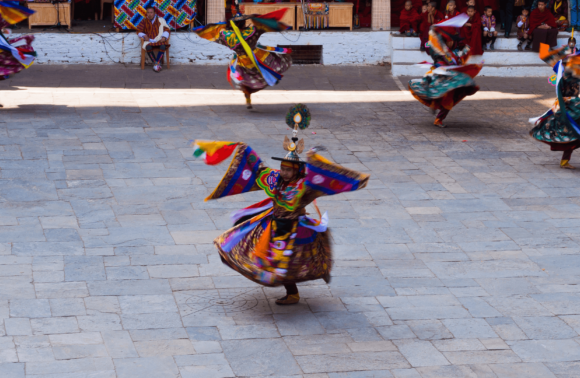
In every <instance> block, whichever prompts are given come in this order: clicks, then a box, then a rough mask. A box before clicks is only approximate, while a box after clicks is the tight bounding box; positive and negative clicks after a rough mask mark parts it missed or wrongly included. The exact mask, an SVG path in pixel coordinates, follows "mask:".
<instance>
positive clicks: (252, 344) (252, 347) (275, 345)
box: [221, 339, 307, 376]
mask: <svg viewBox="0 0 580 378" xmlns="http://www.w3.org/2000/svg"><path fill="white" fill-rule="evenodd" d="M221 344H222V348H223V350H224V354H225V356H226V358H227V360H228V361H229V363H230V366H231V368H232V370H233V372H234V373H235V374H236V375H237V376H259V375H272V374H278V373H279V368H280V366H284V373H285V374H287V375H293V374H301V373H302V371H304V372H307V371H305V370H306V369H304V367H302V371H301V370H300V367H299V366H298V365H297V364H296V361H295V360H294V357H293V356H292V354H291V353H290V351H289V350H288V348H287V347H286V345H285V344H284V342H283V341H282V339H270V340H268V339H265V340H264V339H253V340H251V339H247V340H225V341H222V343H221Z"/></svg>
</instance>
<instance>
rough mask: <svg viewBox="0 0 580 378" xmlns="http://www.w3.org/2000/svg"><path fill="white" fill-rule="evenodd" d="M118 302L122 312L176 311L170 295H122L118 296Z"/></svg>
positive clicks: (173, 300)
mask: <svg viewBox="0 0 580 378" xmlns="http://www.w3.org/2000/svg"><path fill="white" fill-rule="evenodd" d="M119 304H120V305H121V311H122V312H123V314H151V313H164V312H177V305H176V304H175V299H174V298H173V296H172V295H132V296H125V295H123V296H120V297H119Z"/></svg>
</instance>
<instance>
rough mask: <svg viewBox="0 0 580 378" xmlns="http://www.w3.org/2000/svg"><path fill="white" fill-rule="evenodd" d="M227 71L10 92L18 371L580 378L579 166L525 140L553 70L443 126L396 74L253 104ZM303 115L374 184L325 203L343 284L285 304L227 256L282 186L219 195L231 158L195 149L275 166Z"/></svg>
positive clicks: (491, 87) (10, 228)
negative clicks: (228, 241) (224, 147)
mask: <svg viewBox="0 0 580 378" xmlns="http://www.w3.org/2000/svg"><path fill="white" fill-rule="evenodd" d="M224 71H225V67H215V68H214V67H174V68H172V69H171V70H166V71H163V72H162V73H160V74H155V73H153V72H152V71H151V70H150V69H147V70H145V71H141V70H139V69H138V68H136V67H130V68H125V67H123V66H114V67H104V66H94V67H91V66H67V67H55V66H51V67H46V66H37V67H33V68H31V69H30V70H29V71H27V72H24V73H21V74H19V75H17V76H16V77H15V78H14V79H12V80H9V81H7V82H4V83H2V84H1V86H0V89H2V91H1V92H0V102H2V103H3V104H4V105H5V106H6V108H5V109H3V110H1V111H0V168H1V171H0V174H1V177H0V319H3V322H2V326H1V327H0V334H1V335H2V336H1V337H0V363H1V364H0V377H2V378H22V377H29V378H77V377H78V378H81V377H82V378H113V377H118V378H133V377H135V378H149V377H150V378H166V377H168V378H169V377H171V378H174V377H181V378H193V377H195V378H198V377H234V376H237V377H261V376H276V377H282V376H288V377H310V378H314V377H316V378H323V377H332V378H339V377H341V378H345V377H349V378H368V377H377V378H378V377H396V378H418V377H423V378H437V377H441V378H451V377H470V378H472V377H479V378H488V377H498V378H504V377H525V378H535V377H538V378H546V377H560V378H564V377H567V378H571V377H578V376H579V371H580V362H579V361H580V337H579V335H578V332H580V315H579V314H580V294H579V293H580V285H579V283H580V256H579V255H580V232H579V231H578V226H579V225H580V189H579V187H580V179H579V177H580V171H579V172H575V171H567V170H562V169H559V167H558V162H559V158H560V155H559V153H556V152H550V151H549V148H548V146H546V145H543V144H541V143H536V142H534V141H532V140H531V139H530V137H529V136H528V134H527V131H528V130H529V128H530V126H529V125H528V124H527V121H526V120H527V118H528V117H531V116H537V115H539V114H541V113H543V112H544V111H545V110H546V109H547V107H548V106H549V104H550V103H551V101H552V100H553V98H554V90H553V87H551V86H550V85H549V83H548V82H547V80H546V79H545V78H542V79H511V78H501V79H497V78H496V79H489V78H479V79H478V83H479V84H480V85H481V86H482V91H480V93H479V94H478V95H477V96H474V97H473V98H470V99H469V100H468V101H464V102H463V103H461V104H460V105H459V106H458V107H457V108H456V109H455V110H453V112H452V113H451V115H450V116H449V122H448V125H449V128H447V129H445V130H441V129H438V128H435V127H433V126H432V121H433V116H432V115H431V114H430V113H429V112H428V111H427V109H425V108H424V107H422V106H421V105H420V104H418V103H417V102H416V101H414V100H413V99H412V97H411V96H410V95H409V94H408V93H406V92H403V91H401V90H400V88H399V86H398V85H397V84H398V83H396V82H395V81H394V80H393V78H392V77H391V76H390V75H389V70H388V67H368V68H356V67H351V68H328V67H327V68H320V67H295V68H292V70H290V72H289V73H288V75H287V76H286V78H285V79H284V82H283V83H282V84H281V85H280V86H278V87H276V88H273V89H271V90H268V91H263V92H261V93H259V94H258V95H257V96H255V97H256V98H255V105H256V106H255V107H256V109H255V111H252V112H250V111H247V110H246V109H245V108H244V106H243V97H242V95H241V94H239V93H238V92H233V91H230V90H228V86H227V83H226V81H225V74H224ZM406 80H408V78H406V79H405V78H401V81H402V82H403V83H404V82H405V81H406ZM8 85H11V87H10V88H8ZM162 88H165V89H162ZM6 89H9V90H6ZM298 101H302V102H304V103H307V104H308V105H309V107H310V109H311V111H312V115H313V121H312V125H311V128H310V129H308V130H307V131H306V133H303V134H302V135H303V136H304V138H305V140H306V147H307V148H309V147H311V146H313V145H324V146H326V147H327V148H328V149H329V151H328V152H327V153H326V154H327V156H328V157H329V158H331V159H332V160H334V161H336V162H337V163H340V164H343V165H345V166H348V167H350V168H354V169H357V170H361V171H365V172H368V173H370V174H371V175H372V176H371V181H370V185H369V186H368V188H367V189H365V190H361V191H358V192H355V193H350V194H346V195H340V196H335V197H331V198H325V199H321V200H320V201H319V205H320V207H321V208H322V210H323V211H325V210H326V211H328V212H329V214H330V218H331V223H330V225H331V227H332V231H333V239H334V247H335V268H334V270H333V280H332V282H331V284H330V285H326V284H324V282H322V281H316V282H311V283H308V284H304V285H300V293H301V297H302V299H301V302H300V304H299V305H296V306H291V307H278V306H276V305H274V303H273V300H274V299H275V298H276V297H280V296H282V292H283V290H281V289H280V288H263V287H261V286H258V285H256V284H254V283H252V282H250V281H248V280H246V279H244V278H242V277H241V276H239V275H238V274H236V273H235V272H233V271H231V270H229V269H227V268H225V267H224V266H223V265H222V264H221V262H220V260H219V258H218V255H217V253H216V251H215V249H214V248H213V246H212V245H211V241H212V240H213V238H214V237H215V236H217V235H218V234H220V233H221V232H222V231H224V230H226V229H227V228H229V227H230V221H229V218H228V214H229V213H230V212H231V211H233V210H236V209H239V208H241V207H243V206H247V205H250V204H252V203H254V202H255V201H257V200H259V199H261V198H262V195H261V194H260V193H252V194H251V195H242V196H237V197H232V198H227V199H225V200H220V201H215V202H203V198H204V197H205V196H206V195H207V194H208V192H209V191H210V190H212V189H213V188H214V186H215V185H216V183H217V182H218V180H219V179H220V177H221V175H222V174H223V172H224V171H225V165H224V166H219V167H208V166H205V165H204V164H203V163H202V162H200V161H195V160H194V159H193V158H192V156H191V155H192V150H191V149H190V147H189V141H190V140H192V139H195V138H202V139H222V140H232V141H235V140H243V141H246V142H248V143H249V144H250V145H251V146H252V147H254V148H255V149H256V150H257V151H258V153H259V154H260V155H261V156H262V157H264V158H267V160H268V162H269V163H270V164H271V165H273V166H276V165H275V164H274V162H273V161H272V160H270V159H269V157H271V156H279V155H280V154H282V153H283V151H282V148H281V145H282V143H281V142H282V139H283V138H284V136H285V135H288V133H289V131H288V130H287V127H286V126H285V124H284V115H285V112H286V110H287V109H288V108H289V107H290V104H292V103H294V102H298ZM575 163H577V164H578V165H580V156H574V157H573V158H572V164H575Z"/></svg>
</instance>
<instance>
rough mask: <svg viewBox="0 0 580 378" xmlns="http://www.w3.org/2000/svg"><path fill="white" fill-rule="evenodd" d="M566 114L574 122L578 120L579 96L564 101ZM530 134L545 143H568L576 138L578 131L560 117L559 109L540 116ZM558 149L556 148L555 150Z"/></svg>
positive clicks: (579, 110)
mask: <svg viewBox="0 0 580 378" xmlns="http://www.w3.org/2000/svg"><path fill="white" fill-rule="evenodd" d="M565 106H566V110H567V112H568V115H570V117H572V118H573V119H574V120H576V122H580V98H578V97H574V98H572V99H570V100H569V101H568V102H566V105H565ZM530 136H531V137H532V138H534V139H536V140H538V141H540V142H545V143H549V144H552V143H570V142H574V141H576V140H578V133H577V132H576V130H574V128H573V127H572V126H571V125H570V124H569V122H566V121H565V120H563V119H562V112H561V109H558V110H557V111H556V112H555V113H553V112H550V113H548V115H546V116H545V117H544V116H542V118H540V119H539V120H538V121H537V122H536V126H535V127H534V128H533V129H532V130H531V131H530ZM555 151H558V150H555Z"/></svg>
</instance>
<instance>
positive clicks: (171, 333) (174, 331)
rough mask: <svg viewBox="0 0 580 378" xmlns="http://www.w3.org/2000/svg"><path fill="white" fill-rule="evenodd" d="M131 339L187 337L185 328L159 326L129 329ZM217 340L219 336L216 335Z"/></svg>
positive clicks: (146, 339)
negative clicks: (155, 327) (157, 327)
mask: <svg viewBox="0 0 580 378" xmlns="http://www.w3.org/2000/svg"><path fill="white" fill-rule="evenodd" d="M131 338H132V339H133V341H149V340H175V339H187V338H188V334H187V332H186V330H185V328H161V329H144V330H133V331H131ZM218 340H219V337H218Z"/></svg>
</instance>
